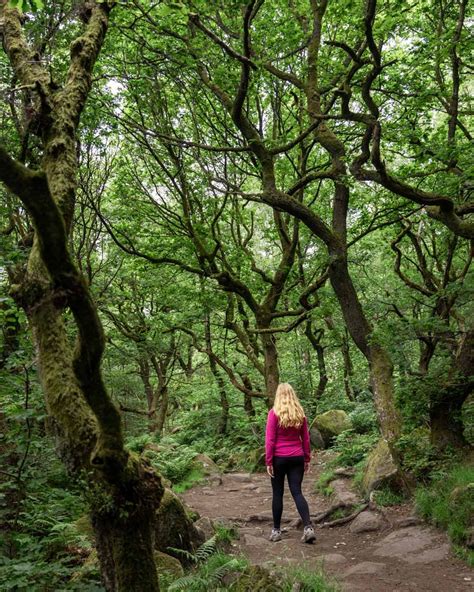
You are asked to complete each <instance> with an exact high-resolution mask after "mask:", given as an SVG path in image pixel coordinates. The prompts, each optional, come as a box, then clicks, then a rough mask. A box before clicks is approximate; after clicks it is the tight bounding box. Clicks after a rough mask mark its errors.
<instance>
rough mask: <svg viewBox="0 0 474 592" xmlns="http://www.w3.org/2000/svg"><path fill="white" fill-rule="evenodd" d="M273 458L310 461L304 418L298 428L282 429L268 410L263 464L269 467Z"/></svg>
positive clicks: (307, 433) (306, 426)
mask: <svg viewBox="0 0 474 592" xmlns="http://www.w3.org/2000/svg"><path fill="white" fill-rule="evenodd" d="M274 456H304V461H305V462H307V463H308V462H309V461H310V459H311V450H310V446H309V431H308V422H307V421H306V417H305V418H304V419H303V423H302V425H301V427H299V428H282V427H280V426H279V425H278V417H277V415H276V414H275V412H274V411H273V409H270V411H269V412H268V419H267V429H266V431H265V464H266V465H267V466H271V465H272V462H273V457H274Z"/></svg>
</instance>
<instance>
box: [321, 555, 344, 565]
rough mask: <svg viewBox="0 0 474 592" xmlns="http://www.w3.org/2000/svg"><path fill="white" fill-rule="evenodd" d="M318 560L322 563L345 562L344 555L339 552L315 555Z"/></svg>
mask: <svg viewBox="0 0 474 592" xmlns="http://www.w3.org/2000/svg"><path fill="white" fill-rule="evenodd" d="M316 559H317V560H318V561H321V562H322V563H323V564H325V563H333V564H336V563H347V559H346V557H344V555H341V554H340V553H326V554H324V555H318V556H317V557H316Z"/></svg>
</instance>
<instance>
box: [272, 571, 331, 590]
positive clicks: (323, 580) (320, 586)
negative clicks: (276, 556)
mask: <svg viewBox="0 0 474 592" xmlns="http://www.w3.org/2000/svg"><path fill="white" fill-rule="evenodd" d="M298 583H299V584H302V585H301V586H300V587H299V588H298V590H300V592H337V591H338V590H340V588H339V586H337V584H335V583H334V582H331V581H330V580H328V578H327V577H326V576H325V575H324V574H323V572H322V571H321V570H317V569H314V568H313V569H311V570H309V569H306V568H303V567H295V568H292V569H290V570H288V571H286V573H285V576H284V583H283V590H284V592H291V591H292V590H293V589H294V586H295V584H298Z"/></svg>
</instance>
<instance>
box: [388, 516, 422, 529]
mask: <svg viewBox="0 0 474 592" xmlns="http://www.w3.org/2000/svg"><path fill="white" fill-rule="evenodd" d="M421 524H424V522H423V520H422V519H421V518H417V517H416V516H408V517H407V518H400V519H399V520H396V521H395V523H394V525H393V526H394V528H408V527H409V526H420V525H421Z"/></svg>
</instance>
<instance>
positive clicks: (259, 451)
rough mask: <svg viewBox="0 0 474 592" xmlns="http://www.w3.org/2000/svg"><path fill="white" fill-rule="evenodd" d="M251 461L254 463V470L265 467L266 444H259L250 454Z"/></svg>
mask: <svg viewBox="0 0 474 592" xmlns="http://www.w3.org/2000/svg"><path fill="white" fill-rule="evenodd" d="M249 461H250V462H251V463H252V466H253V470H254V471H257V470H258V469H264V468H265V446H259V447H258V448H255V450H252V452H251V453H250V454H249Z"/></svg>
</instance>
